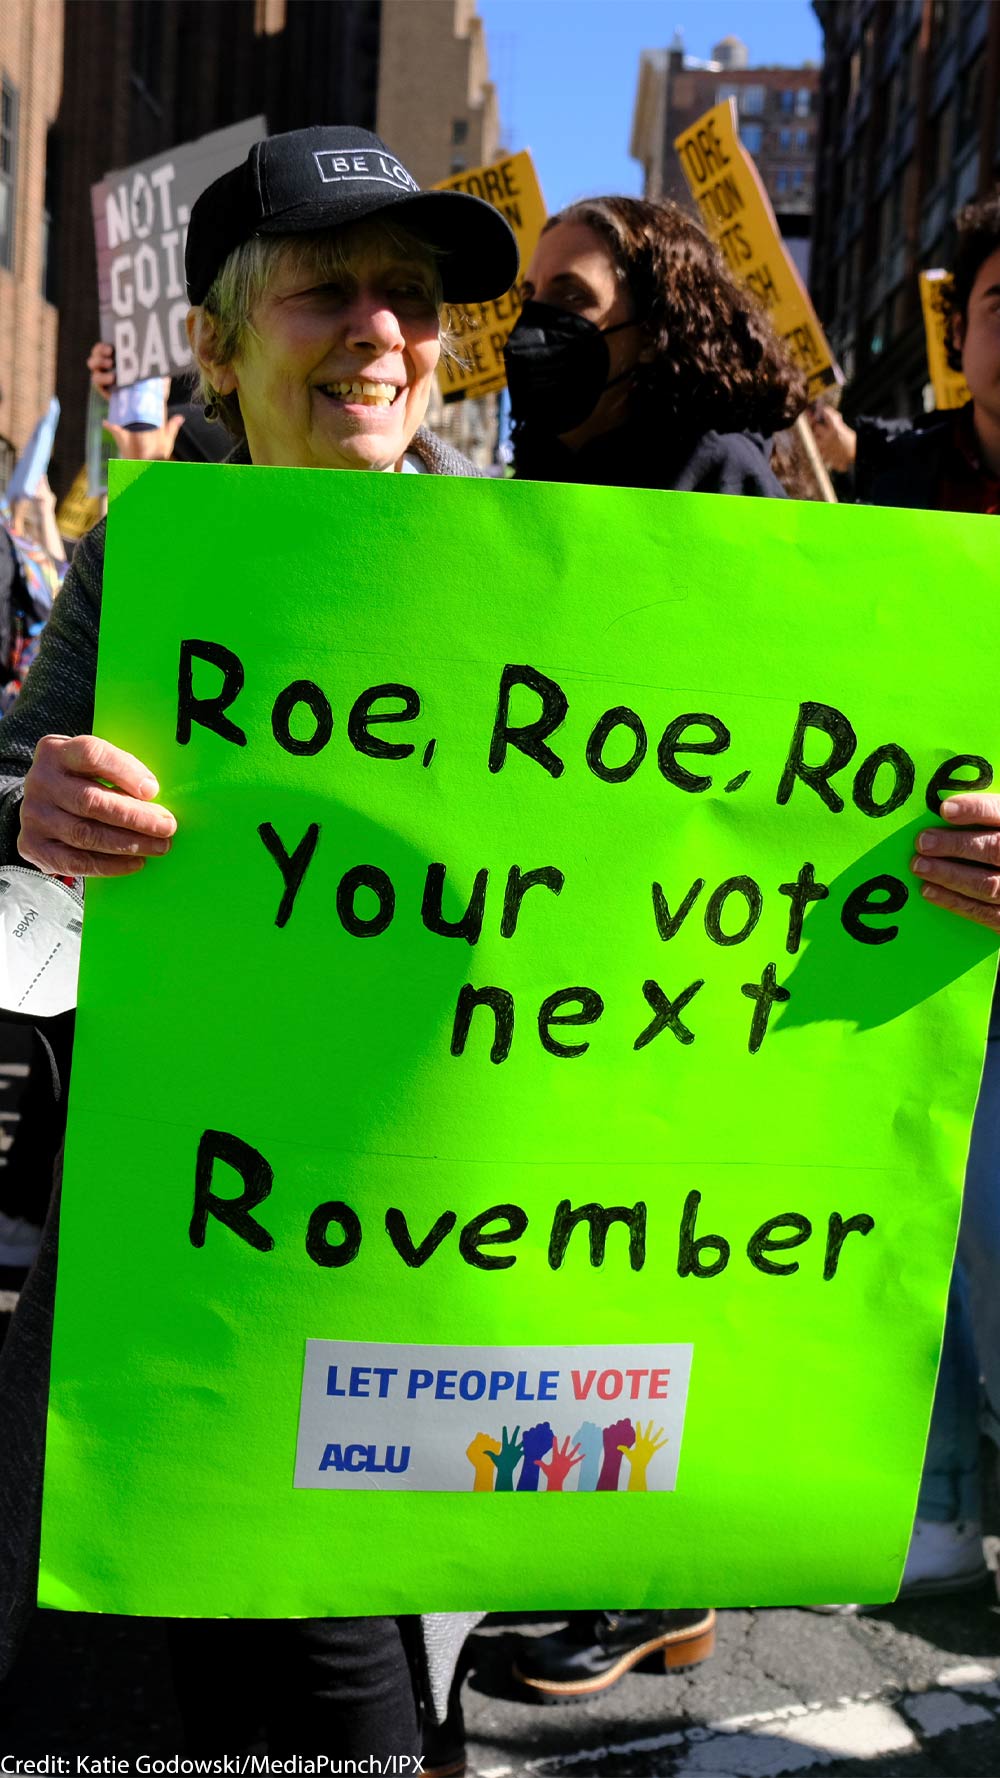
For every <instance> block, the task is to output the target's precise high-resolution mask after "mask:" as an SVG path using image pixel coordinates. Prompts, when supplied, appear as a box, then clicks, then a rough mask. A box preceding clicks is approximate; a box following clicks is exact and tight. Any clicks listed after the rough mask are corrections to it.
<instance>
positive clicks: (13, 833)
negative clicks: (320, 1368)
mask: <svg viewBox="0 0 1000 1778" xmlns="http://www.w3.org/2000/svg"><path fill="white" fill-rule="evenodd" d="M185 265H186V271H187V282H188V296H189V298H190V301H191V304H192V308H191V310H190V312H189V315H188V332H189V337H190V339H191V342H192V346H193V348H194V353H195V358H196V361H197V364H198V367H199V372H200V376H201V379H202V389H203V392H204V393H205V395H206V396H207V397H208V399H209V402H210V405H211V407H212V408H213V410H215V411H216V412H217V413H221V415H222V416H223V418H224V420H225V423H226V425H227V426H228V427H229V429H230V431H231V432H232V433H233V436H234V438H235V439H236V441H237V444H236V449H235V450H234V453H233V458H232V460H233V461H234V462H243V463H252V464H270V465H276V466H277V465H280V466H284V467H289V468H313V469H316V468H318V469H377V470H387V471H402V472H410V473H422V474H431V475H475V474H477V473H479V472H478V471H476V470H474V469H473V467H472V465H471V464H470V463H467V462H466V461H465V459H464V458H462V457H460V456H459V455H458V453H457V452H456V451H453V450H451V449H450V448H449V447H448V446H447V445H444V444H442V443H441V441H440V440H438V439H436V438H434V437H433V435H432V434H431V433H430V432H428V431H427V430H426V429H425V428H424V426H423V423H422V422H423V419H424V414H425V412H426V408H427V400H428V396H429V394H430V388H431V380H432V378H433V376H434V371H435V368H436V366H437V362H438V358H439V356H440V353H441V349H442V336H441V324H440V311H441V306H442V304H443V303H450V302H454V303H478V302H487V301H490V300H491V299H493V298H496V297H499V296H502V295H503V294H504V293H505V292H506V291H507V290H509V289H510V287H511V285H512V284H513V283H514V281H515V279H516V277H517V270H518V263H517V247H516V244H515V241H514V236H513V234H512V232H511V230H510V228H509V226H508V224H507V223H506V222H505V221H504V219H503V217H502V216H501V215H500V213H499V211H497V210H494V209H493V208H492V206H491V205H489V204H486V203H483V202H482V201H481V200H480V199H478V198H474V197H471V196H468V195H467V194H466V193H464V192H421V191H420V190H419V188H418V186H417V184H416V182H415V180H414V179H413V178H412V177H411V176H410V174H409V173H408V172H407V171H406V169H405V167H403V166H402V164H401V163H400V162H399V161H398V160H397V159H396V157H395V156H394V155H393V154H392V152H391V150H390V149H388V148H387V147H386V145H385V143H384V142H380V141H379V139H378V137H376V136H372V135H370V134H369V133H368V132H367V131H365V130H359V129H354V128H351V129H340V128H317V129H309V130H296V131H293V132H292V133H291V134H289V135H284V136H275V137H271V138H270V139H268V140H267V141H264V142H258V143H256V144H255V145H254V147H253V148H252V149H251V151H250V154H249V156H248V158H247V160H246V162H245V163H244V164H243V165H242V166H240V167H236V168H234V169H233V170H232V172H230V173H227V174H225V175H224V176H223V177H222V178H221V179H218V180H216V182H215V183H214V184H213V185H211V186H210V187H209V188H208V190H207V191H205V192H203V193H202V195H201V197H200V198H199V199H198V201H197V203H196V204H195V205H194V208H193V210H192V212H191V219H190V223H189V228H188V239H187V250H186V257H185ZM186 486H187V484H186V482H185V481H184V479H183V478H180V479H179V482H178V492H179V493H180V492H181V491H182V490H183V489H184V488H185V487H186ZM112 522H113V521H112ZM104 541H105V527H104V525H103V524H101V525H99V526H98V527H97V528H96V529H95V530H94V531H92V532H91V533H90V534H89V536H88V537H86V538H85V539H84V541H83V542H82V544H81V545H80V548H79V549H78V551H77V553H76V557H75V559H74V562H73V566H72V569H71V570H70V573H69V575H68V577H67V580H66V583H65V586H64V588H63V591H62V593H61V594H60V597H59V599H58V600H57V602H56V605H55V608H54V610H53V614H52V618H51V620H50V622H49V624H48V627H47V629H46V631H45V634H44V636H43V638H42V644H41V648H40V650H39V654H38V658H37V660H36V662H35V664H34V666H33V667H32V670H31V674H30V676H29V679H28V681H27V683H26V685H25V688H24V691H23V692H22V694H21V696H20V699H19V701H18V704H17V707H16V709H15V710H14V711H13V712H12V713H11V714H10V715H8V716H6V717H5V718H4V721H3V725H2V731H0V862H4V863H13V862H14V861H15V860H16V859H17V858H18V857H20V858H21V859H22V860H26V861H27V862H28V863H29V864H30V865H33V866H35V867H36V868H37V869H38V870H41V871H45V872H48V873H50V874H54V875H58V876H80V877H93V876H104V877H119V876H125V875H128V874H130V873H132V872H134V871H138V870H142V869H143V867H144V865H145V863H146V860H147V859H148V858H152V857H157V856H162V855H163V854H166V853H168V852H169V851H170V846H171V840H172V836H173V834H174V832H175V829H176V822H175V821H174V818H173V816H172V815H171V814H170V813H169V812H168V811H167V810H166V809H164V808H162V807H160V806H159V805H158V804H157V802H156V800H155V799H156V797H157V796H158V795H159V786H158V784H157V783H156V780H155V778H154V777H153V774H152V773H151V772H150V771H149V770H148V769H147V767H146V766H144V765H143V764H142V762H141V761H140V760H137V759H135V758H133V757H132V755H130V754H128V753H125V752H123V750H122V749H121V748H120V747H117V746H115V745H114V744H113V743H112V742H110V741H106V740H103V739H100V738H98V737H97V736H95V735H92V734H89V733H88V732H87V731H88V729H89V728H90V726H91V724H92V722H93V711H94V681H95V677H96V665H97V638H98V628H99V624H100V610H101V586H102V576H103V567H104ZM155 868H157V869H162V870H168V869H169V868H170V864H169V860H166V859H164V862H163V863H162V864H159V865H157V866H156V867H155ZM57 1217H58V1199H57V1196H54V1198H53V1203H52V1207H51V1211H50V1215H49V1221H48V1225H47V1227H46V1231H45V1235H44V1237H43V1241H42V1248H41V1252H40V1254H39V1258H38V1262H37V1264H36V1268H35V1272H34V1274H33V1276H32V1279H31V1280H30V1281H29V1285H28V1287H27V1288H26V1289H25V1291H24V1292H23V1294H22V1297H21V1302H20V1305H19V1308H18V1312H17V1314H16V1316H15V1318H14V1322H13V1325H12V1327H11V1330H10V1332H9V1334H8V1336H7V1340H6V1343H5V1346H4V1350H3V1353H2V1355H0V1423H2V1424H3V1425H4V1426H5V1427H14V1428H17V1429H23V1430H22V1431H19V1433H16V1434H14V1435H12V1437H11V1438H10V1439H8V1440H6V1441H5V1443H4V1446H3V1452H2V1460H0V1680H2V1678H3V1677H4V1675H5V1673H6V1670H7V1666H8V1664H9V1661H10V1660H11V1658H12V1656H13V1654H14V1652H15V1651H16V1644H17V1637H18V1634H19V1632H20V1630H21V1629H22V1628H23V1627H24V1624H25V1622H26V1621H27V1618H28V1615H29V1612H30V1610H31V1605H32V1601H33V1597H34V1592H35V1582H36V1580H37V1567H38V1523H37V1518H38V1510H39V1502H40V1498H41V1462H42V1452H43V1447H44V1427H45V1409H46V1399H45V1398H46V1379H47V1376H48V1371H49V1355H48V1342H49V1332H50V1328H51V1320H52V1292H53V1289H54V1280H55V1259H56V1230H57V1226H58V1224H57ZM290 1477H291V1468H289V1478H290ZM289 1485H291V1484H289ZM161 1530H162V1531H163V1533H164V1535H165V1536H166V1538H167V1539H168V1540H169V1536H170V1528H169V1526H164V1527H161ZM324 1560H329V1563H330V1566H329V1608H330V1610H331V1611H334V1610H336V1608H337V1603H338V1587H337V1568H336V1561H335V1559H331V1558H329V1557H324V1555H323V1553H322V1552H321V1551H317V1561H318V1562H323V1561H324ZM484 1585H485V1577H484ZM259 1609H260V1613H261V1621H256V1620H254V1621H248V1622H234V1621H231V1620H222V1621H221V1622H219V1623H215V1622H205V1623H198V1622H191V1623H184V1622H178V1623H177V1624H175V1625H174V1626H172V1628H171V1631H170V1638H171V1649H172V1655H173V1661H174V1677H175V1687H176V1690H177V1694H178V1701H179V1703H180V1705H181V1710H182V1715H183V1718H184V1722H185V1727H186V1730H187V1740H188V1748H187V1751H188V1752H190V1753H192V1754H197V1755H204V1754H214V1753H219V1754H221V1753H225V1752H226V1751H227V1749H229V1750H231V1748H232V1747H233V1745H235V1744H238V1743H239V1742H240V1741H242V1740H244V1739H246V1738H249V1739H253V1738H255V1731H256V1729H257V1728H258V1727H259V1726H260V1721H261V1719H264V1721H265V1722H266V1729H267V1740H268V1751H269V1753H270V1754H272V1755H288V1754H307V1755H318V1754H320V1753H322V1754H328V1753H329V1750H330V1749H331V1748H336V1750H337V1753H338V1754H339V1755H341V1756H347V1757H350V1758H357V1759H359V1760H362V1761H364V1760H365V1759H368V1760H369V1762H370V1760H371V1757H372V1756H374V1757H375V1758H376V1759H377V1760H388V1759H389V1756H390V1755H391V1756H393V1757H395V1756H399V1758H400V1760H401V1762H402V1760H403V1758H404V1757H405V1759H406V1761H407V1762H408V1763H411V1764H412V1766H413V1769H414V1770H416V1769H417V1768H418V1767H419V1766H420V1759H419V1725H418V1711H419V1706H418V1703H417V1694H418V1692H419V1695H420V1696H421V1698H422V1697H423V1695H424V1694H425V1692H427V1691H430V1692H431V1693H432V1694H433V1695H434V1696H435V1697H436V1698H437V1699H438V1700H440V1699H441V1698H442V1697H444V1696H446V1695H447V1690H448V1684H449V1680H450V1678H451V1672H452V1670H453V1668H454V1661H455V1656H456V1654H457V1652H458V1648H459V1646H460V1644H461V1641H462V1638H463V1636H464V1633H465V1630H466V1629H467V1628H468V1626H469V1623H470V1622H474V1621H475V1620H474V1619H468V1618H467V1619H465V1620H454V1619H450V1620H449V1619H441V1618H437V1619H434V1618H427V1619H424V1620H423V1625H424V1628H425V1629H426V1630H427V1631H428V1634H427V1636H426V1648H425V1643H424V1640H423V1638H422V1636H421V1632H420V1627H419V1625H418V1624H416V1623H414V1622H413V1621H406V1620H401V1619H397V1618H394V1617H373V1618H330V1619H301V1620H295V1621H293V1622H278V1621H275V1620H269V1619H268V1618H267V1615H266V1614H267V1611H268V1601H267V1599H266V1598H262V1599H261V1600H260V1602H259ZM251 1673H252V1674H253V1684H254V1697H253V1701H252V1702H253V1706H255V1707H256V1709H257V1716H256V1718H253V1719H248V1720H246V1721H243V1720H241V1718H240V1716H239V1712H238V1711H237V1708H236V1706H237V1703H238V1702H240V1701H242V1699H243V1698H244V1697H245V1694H246V1692H247V1675H248V1674H251ZM364 1769H370V1766H368V1767H365V1768H364ZM403 1769H404V1767H403V1765H402V1763H401V1765H400V1770H403Z"/></svg>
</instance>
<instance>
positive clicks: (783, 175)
mask: <svg viewBox="0 0 1000 1778" xmlns="http://www.w3.org/2000/svg"><path fill="white" fill-rule="evenodd" d="M788 184H789V178H788V168H787V167H779V168H778V170H777V172H776V173H775V175H774V189H775V191H776V192H778V193H779V195H781V194H783V193H784V192H786V191H787V190H788Z"/></svg>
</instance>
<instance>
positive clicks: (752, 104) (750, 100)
mask: <svg viewBox="0 0 1000 1778" xmlns="http://www.w3.org/2000/svg"><path fill="white" fill-rule="evenodd" d="M764 97H765V94H764V88H763V87H762V86H741V87H740V99H739V105H740V110H741V111H742V113H743V115H744V116H745V117H763V115H764Z"/></svg>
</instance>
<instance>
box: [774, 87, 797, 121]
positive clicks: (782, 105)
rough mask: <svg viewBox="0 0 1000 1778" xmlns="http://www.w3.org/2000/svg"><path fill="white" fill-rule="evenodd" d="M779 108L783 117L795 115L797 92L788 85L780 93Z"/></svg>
mask: <svg viewBox="0 0 1000 1778" xmlns="http://www.w3.org/2000/svg"><path fill="white" fill-rule="evenodd" d="M778 109H779V110H780V112H781V114H782V116H783V117H794V115H795V94H794V93H793V92H792V91H791V90H790V89H789V88H788V87H785V88H784V89H783V90H782V91H781V92H780V93H779V94H778Z"/></svg>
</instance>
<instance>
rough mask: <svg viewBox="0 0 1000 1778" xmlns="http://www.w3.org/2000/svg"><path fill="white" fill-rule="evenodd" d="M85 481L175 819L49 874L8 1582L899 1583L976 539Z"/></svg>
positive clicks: (676, 502)
mask: <svg viewBox="0 0 1000 1778" xmlns="http://www.w3.org/2000/svg"><path fill="white" fill-rule="evenodd" d="M112 495H113V508H112V517H111V525H110V530H109V542H108V559H107V571H106V586H105V606H104V614H103V619H102V632H101V670H100V677H99V690H98V700H97V713H96V717H95V727H96V731H97V732H98V733H100V734H103V735H106V736H107V737H108V738H110V739H113V740H114V741H116V742H117V743H118V744H120V745H122V746H124V747H127V748H129V749H131V750H132V751H133V752H134V753H135V754H137V755H138V756H139V758H140V759H142V760H144V761H145V762H146V763H147V764H148V765H149V766H150V767H151V768H152V769H153V770H154V771H155V772H156V774H157V776H158V778H159V780H160V783H161V786H162V796H163V801H164V802H165V803H166V804H167V806H168V807H170V808H171V809H172V810H173V811H174V812H175V814H176V816H177V819H178V824H179V826H178V835H177V838H176V840H175V843H174V847H173V850H172V852H171V854H170V855H169V857H167V858H166V859H162V860H154V861H151V862H150V863H149V864H148V865H147V867H146V868H145V870H144V871H143V872H142V873H141V874H140V875H139V876H137V877H135V878H131V879H128V880H121V881H117V882H102V881H95V882H93V883H92V884H91V885H90V887H89V889H88V902H87V919H86V932H85V935H84V957H83V966H82V977H81V1002H80V1014H79V1027H78V1049H77V1055H76V1059H75V1064H74V1068H75V1073H74V1081H73V1094H72V1105H71V1108H70V1131H69V1139H68V1150H67V1171H66V1185H65V1195H64V1205H63V1219H62V1254H61V1266H60V1280H59V1297H58V1305H57V1315H56V1335H55V1350H54V1359H53V1370H52V1405H51V1414H50V1422H49V1438H48V1457H47V1472H46V1491H45V1511H44V1526H43V1547H42V1563H41V1583H40V1597H41V1600H42V1602H43V1604H45V1605H49V1606H57V1607H68V1608H73V1609H85V1610H97V1611H115V1612H143V1613H152V1614H157V1615H159V1614H163V1615H171V1614H182V1615H183V1614H193V1615H197V1614H205V1615H234V1616H258V1615H275V1616H285V1615H289V1616H291V1615H308V1616H322V1615H324V1614H338V1613H354V1612H362V1613H363V1612H407V1611H414V1610H448V1609H457V1608H470V1607H472V1608H475V1607H487V1606H488V1607H491V1608H494V1609H503V1608H515V1607H520V1608H527V1607H532V1606H534V1607H545V1606H568V1605H572V1604H578V1605H593V1604H595V1603H606V1602H607V1601H608V1600H609V1599H610V1600H612V1601H614V1602H616V1603H619V1604H621V1605H622V1606H626V1605H628V1606H639V1605H654V1604H655V1605H667V1604H676V1605H690V1604H698V1603H702V1602H704V1600H705V1599H711V1600H712V1601H713V1602H714V1603H716V1604H727V1603H748V1602H757V1603H763V1604H766V1603H774V1602H781V1601H786V1602H805V1601H810V1600H813V1601H816V1600H829V1599H837V1598H864V1599H870V1600H879V1599H884V1598H886V1597H889V1596H891V1595H892V1594H893V1592H894V1590H895V1587H896V1585H897V1582H898V1577H899V1573H900V1569H901V1566H902V1562H903V1557H904V1554H905V1550H906V1544H907V1539H908V1535H909V1529H910V1524H911V1519H912V1513H913V1508H914V1501H915V1495H916V1488H917V1481H918V1476H919V1470H920V1463H921V1457H922V1452H923V1445H924V1439H925V1434H926V1428H927V1421H928V1416H929V1411H930V1402H931V1395H932V1388H933V1381H934V1373H935V1366H936V1362H937V1355H938V1348H939V1341H940V1328H941V1322H942V1317H943V1310H944V1301H945V1295H946V1288H947V1280H948V1274H949V1268H950V1263H951V1256H952V1251H953V1246H954V1239H955V1231H956V1223H957V1215H958V1207H959V1199H960V1192H961V1180H962V1173H963V1168H964V1163H965V1157H966V1149H967V1142H968V1130H969V1124H970V1120H971V1116H972V1110H973V1105H974V1100H975V1094H976V1088H977V1084H978V1077H979V1068H980V1060H981V1055H982V1047H983V1037H984V1034H985V1028H986V1017H987V1007H988V1001H989V995H990V986H991V979H992V975H993V962H994V959H993V955H992V950H991V943H990V941H989V939H988V938H987V937H986V935H985V934H984V933H983V931H982V930H981V929H979V928H978V927H975V926H973V925H971V924H968V923H966V922H963V921H961V920H957V919H955V918H952V917H949V916H947V915H945V914H943V913H942V912H941V911H940V910H937V909H934V908H932V907H930V906H929V905H928V904H927V903H926V902H925V901H923V900H922V898H921V897H920V895H919V893H918V892H917V883H916V879H915V878H913V877H912V876H911V874H910V871H909V859H910V856H911V851H912V842H913V836H914V834H915V833H916V832H917V831H918V830H919V829H920V828H921V827H922V826H924V825H926V824H927V823H928V822H929V821H930V820H932V819H933V817H932V815H931V814H930V813H929V812H928V811H929V808H935V809H936V807H937V803H938V800H939V798H940V796H941V794H942V793H943V790H944V789H945V788H947V787H948V786H949V785H951V784H953V783H954V782H955V781H962V782H974V781H978V782H979V783H980V784H984V783H987V782H988V781H989V777H990V773H991V769H992V768H991V766H990V763H989V762H990V760H991V759H992V758H993V750H994V748H995V745H996V740H997V734H996V718H995V711H994V708H993V706H994V702H995V699H994V694H993V690H992V683H991V680H990V676H989V675H980V676H975V677H974V678H973V679H972V680H968V679H964V680H963V681H962V683H961V685H960V686H958V685H957V684H956V681H955V678H954V675H953V674H950V673H948V672H947V671H944V670H942V669H941V667H940V661H941V651H940V638H941V631H942V621H943V617H942V614H943V613H945V612H947V611H948V610H949V609H950V603H951V601H950V595H949V589H950V588H957V587H958V586H961V589H962V599H963V604H965V605H967V604H968V603H969V602H970V600H971V601H973V602H974V600H975V596H976V594H977V591H981V594H982V597H983V599H984V600H985V598H986V596H987V589H988V587H989V586H990V585H991V584H992V575H993V572H994V566H993V557H994V551H995V545H994V539H993V535H992V532H991V528H990V526H989V525H988V524H987V523H986V522H985V521H981V520H979V519H976V518H968V517H966V518H962V517H950V516H947V515H938V514H924V513H900V512H888V511H885V512H879V511H866V510H861V509H851V508H847V509H844V508H825V507H823V506H820V505H810V504H801V505H800V504H794V503H791V502H788V503H783V502H776V501H773V502H772V501H766V500H741V499H721V498H711V497H703V496H700V495H680V494H670V493H658V492H633V491H629V490H621V489H601V488H582V487H543V486H535V485H531V484H518V483H509V482H508V483H501V482H488V481H487V482H478V483H476V482H471V481H460V480H454V481H452V480H444V479H438V478H434V477H420V476H412V477H404V476H379V475H367V476H366V475H352V474H349V473H343V474H330V473H329V472H322V471H320V472H311V471H308V472H307V471H285V470H277V469H274V470H262V469H261V470H258V469H251V468H246V469H240V468H234V467H217V468H216V467H207V466H202V465H198V466H194V465H191V466H188V465H156V466H152V467H148V466H138V465H119V464H113V465H112ZM507 1493H509V1494H510V1495H511V1499H510V1500H509V1501H508V1500H506V1499H501V1498H499V1496H500V1495H501V1494H504V1495H506V1494H507ZM526 1493H531V1494H532V1495H533V1499H532V1500H530V1501H529V1500H524V1499H523V1498H521V1496H522V1495H524V1494H526ZM555 1494H559V1495H560V1496H561V1498H560V1499H558V1500H556V1499H554V1498H553V1500H552V1503H551V1505H550V1504H549V1498H548V1497H549V1496H550V1495H552V1496H554V1495H555Z"/></svg>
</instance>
